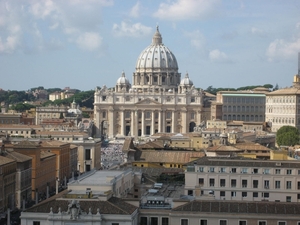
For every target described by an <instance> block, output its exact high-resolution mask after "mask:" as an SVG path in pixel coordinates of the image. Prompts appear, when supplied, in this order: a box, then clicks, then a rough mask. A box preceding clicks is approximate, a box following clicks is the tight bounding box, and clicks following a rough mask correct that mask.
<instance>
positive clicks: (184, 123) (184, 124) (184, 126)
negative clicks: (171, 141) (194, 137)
mask: <svg viewBox="0 0 300 225" xmlns="http://www.w3.org/2000/svg"><path fill="white" fill-rule="evenodd" d="M181 126H182V133H183V134H185V133H186V131H187V127H188V126H189V124H187V120H186V110H183V111H181Z"/></svg>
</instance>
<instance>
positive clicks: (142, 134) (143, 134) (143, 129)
mask: <svg viewBox="0 0 300 225" xmlns="http://www.w3.org/2000/svg"><path fill="white" fill-rule="evenodd" d="M141 124H142V127H141V131H142V133H141V136H142V137H143V136H145V111H144V110H142V123H141Z"/></svg>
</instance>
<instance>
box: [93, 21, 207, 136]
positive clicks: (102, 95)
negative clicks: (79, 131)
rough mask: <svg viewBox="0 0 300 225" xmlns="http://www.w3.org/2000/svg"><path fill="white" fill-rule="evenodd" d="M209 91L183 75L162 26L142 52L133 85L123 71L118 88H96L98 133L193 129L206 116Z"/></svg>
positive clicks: (127, 134)
mask: <svg viewBox="0 0 300 225" xmlns="http://www.w3.org/2000/svg"><path fill="white" fill-rule="evenodd" d="M202 102H203V92H202V91H201V90H198V89H196V88H195V87H194V85H193V82H192V80H191V79H190V78H189V75H188V74H186V75H185V76H184V78H183V79H181V74H180V73H179V72H178V64H177V60H176V57H175V55H174V54H173V53H172V52H171V51H170V49H169V48H168V47H166V46H165V45H164V44H163V42H162V36H161V34H160V32H159V29H158V27H157V29H156V32H155V34H154V36H153V38H152V43H151V44H150V45H149V46H148V47H147V48H145V49H144V50H143V51H142V52H141V54H140V56H139V57H138V60H137V63H136V68H135V72H134V73H133V77H132V85H131V84H130V82H129V80H128V79H127V77H126V76H125V73H124V72H122V75H121V77H120V78H119V79H118V80H117V82H116V86H115V87H114V88H107V87H106V86H105V85H104V86H103V87H102V88H101V89H96V90H95V100H94V121H95V126H96V136H97V137H106V138H114V137H116V136H131V137H134V138H135V139H137V138H139V137H145V136H150V135H153V134H155V133H174V134H175V133H188V132H192V131H193V130H194V127H195V126H196V125H198V124H200V122H201V121H202V117H201V115H202V107H203V103H202Z"/></svg>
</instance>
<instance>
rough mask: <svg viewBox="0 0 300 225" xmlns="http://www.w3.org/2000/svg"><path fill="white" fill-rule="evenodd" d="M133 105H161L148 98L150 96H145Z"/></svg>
mask: <svg viewBox="0 0 300 225" xmlns="http://www.w3.org/2000/svg"><path fill="white" fill-rule="evenodd" d="M135 105H155V106H157V105H161V104H160V103H159V102H157V101H154V100H152V99H150V98H146V99H143V100H141V101H139V102H137V103H135Z"/></svg>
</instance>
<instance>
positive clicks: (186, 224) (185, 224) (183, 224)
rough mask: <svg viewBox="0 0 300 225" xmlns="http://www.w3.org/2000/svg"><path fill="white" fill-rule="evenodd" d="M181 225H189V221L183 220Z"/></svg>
mask: <svg viewBox="0 0 300 225" xmlns="http://www.w3.org/2000/svg"><path fill="white" fill-rule="evenodd" d="M180 225H189V220H188V219H181V222H180Z"/></svg>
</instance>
